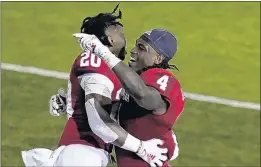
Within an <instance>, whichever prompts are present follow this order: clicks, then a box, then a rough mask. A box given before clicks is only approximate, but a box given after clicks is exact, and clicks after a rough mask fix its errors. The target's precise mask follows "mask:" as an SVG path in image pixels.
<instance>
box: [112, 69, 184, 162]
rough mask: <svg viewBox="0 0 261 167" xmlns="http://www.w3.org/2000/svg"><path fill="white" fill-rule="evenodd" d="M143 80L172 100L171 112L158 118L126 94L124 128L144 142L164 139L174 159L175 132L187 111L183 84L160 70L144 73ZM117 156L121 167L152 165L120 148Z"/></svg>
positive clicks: (121, 118)
mask: <svg viewBox="0 0 261 167" xmlns="http://www.w3.org/2000/svg"><path fill="white" fill-rule="evenodd" d="M141 78H142V79H143V81H144V82H145V84H146V85H147V86H151V87H153V88H155V89H157V90H158V91H159V92H160V94H161V95H162V96H163V97H164V98H165V99H166V100H167V101H168V103H169V107H168V110H167V112H166V113H164V114H162V115H154V114H153V113H152V111H148V110H146V109H144V108H142V107H140V106H139V105H138V104H137V103H136V102H135V101H134V100H133V98H131V97H130V96H128V95H127V94H125V97H123V99H124V101H123V102H122V105H121V108H120V110H119V120H120V125H121V126H122V127H123V128H124V129H125V130H126V131H127V132H129V133H130V134H132V135H133V136H135V137H137V138H139V139H141V140H149V139H152V138H159V139H162V140H164V144H163V146H162V147H164V148H168V159H170V158H171V157H172V155H173V152H174V148H175V144H174V140H173V137H172V130H171V129H172V127H173V125H174V123H175V121H176V120H177V119H178V117H179V115H180V114H181V113H182V111H183V108H184V96H183V94H182V90H181V86H180V83H179V81H178V80H177V79H176V78H175V77H174V76H173V74H172V73H170V72H169V71H167V70H165V69H159V68H153V69H149V70H147V71H145V72H143V73H142V74H141ZM116 155H117V163H118V166H119V167H125V166H139V167H148V166H149V165H148V164H147V163H146V162H145V161H143V160H142V159H141V158H139V157H138V156H137V155H136V154H135V153H132V152H129V151H126V150H123V149H120V148H116ZM167 165H168V164H167V163H165V164H164V166H167Z"/></svg>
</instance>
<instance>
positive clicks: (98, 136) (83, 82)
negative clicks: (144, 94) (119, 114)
mask: <svg viewBox="0 0 261 167" xmlns="http://www.w3.org/2000/svg"><path fill="white" fill-rule="evenodd" d="M116 9H117V7H116ZM116 9H115V10H116ZM115 10H114V12H115ZM114 12H112V13H114ZM118 18H121V12H119V16H114V15H112V14H111V13H100V14H98V15H97V16H95V17H87V18H86V19H84V21H83V24H82V27H81V32H82V33H85V34H95V35H96V36H97V37H98V38H99V39H100V40H101V42H102V44H103V45H106V47H107V48H108V49H109V50H110V51H111V52H112V53H114V54H115V55H117V57H119V58H121V59H123V58H124V57H125V45H126V41H125V38H124V34H123V25H122V24H121V23H119V22H117V21H116V19H118ZM119 60H120V59H119ZM119 89H120V83H119V81H118V79H117V77H116V76H115V74H114V73H113V72H112V71H111V70H110V68H109V66H108V65H107V64H106V63H105V62H104V61H102V60H101V59H100V58H99V57H97V56H95V54H93V53H92V52H91V51H88V50H86V51H84V52H83V53H81V54H80V55H79V56H78V57H77V58H76V59H75V61H74V63H73V65H72V68H71V73H70V79H69V82H68V94H67V95H68V96H67V114H69V119H68V121H67V124H66V126H65V128H64V131H63V134H62V136H61V139H60V141H59V144H58V145H59V148H58V149H57V150H55V151H54V152H51V154H48V155H49V156H50V158H49V159H47V160H46V161H43V160H41V163H40V164H39V163H38V164H37V162H36V164H34V165H35V166H39V165H42V166H106V165H107V163H108V154H109V152H110V148H111V147H110V144H114V145H116V146H118V147H120V148H122V149H126V150H129V151H131V152H133V153H134V154H137V155H138V156H139V157H140V158H142V159H143V160H144V162H145V161H146V162H145V163H148V164H149V165H150V166H156V165H157V166H161V165H162V162H161V161H164V160H166V159H167V156H166V155H163V154H164V153H167V149H166V148H160V147H159V145H162V144H163V142H162V141H161V140H159V139H150V140H147V141H141V140H139V139H138V138H136V137H134V136H132V135H131V134H129V133H128V132H126V131H125V130H124V129H123V128H121V127H120V125H119V124H118V123H117V122H116V121H114V120H113V119H112V118H110V116H109V114H110V113H109V112H110V111H111V108H112V105H111V103H112V102H113V101H117V96H118V92H119ZM34 151H36V150H33V151H32V152H22V156H23V160H24V162H25V164H26V166H34V165H32V164H29V161H31V160H32V159H37V158H38V160H39V158H40V157H39V156H38V155H40V153H39V154H38V155H36V154H33V153H34ZM41 151H43V152H44V151H45V152H46V151H48V152H49V153H50V150H41ZM30 153H32V154H33V155H32V154H30ZM45 155H46V154H45ZM37 156H38V157H37ZM46 157H48V156H46ZM152 157H153V158H152Z"/></svg>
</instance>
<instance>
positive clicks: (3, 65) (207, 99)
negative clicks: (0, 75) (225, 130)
mask: <svg viewBox="0 0 261 167" xmlns="http://www.w3.org/2000/svg"><path fill="white" fill-rule="evenodd" d="M1 69H4V70H9V71H16V72H21V73H28V74H34V75H40V76H46V77H52V78H58V79H68V78H69V73H66V72H59V71H52V70H47V69H42V68H37V67H31V66H21V65H17V64H9V63H1ZM184 95H185V97H186V98H188V99H191V100H195V101H202V102H209V103H214V104H223V105H227V106H232V107H238V108H246V109H253V110H259V111H260V104H258V103H251V102H244V101H237V100H229V99H224V98H219V97H215V96H206V95H201V94H196V93H188V92H184Z"/></svg>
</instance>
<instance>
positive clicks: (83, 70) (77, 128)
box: [58, 51, 121, 151]
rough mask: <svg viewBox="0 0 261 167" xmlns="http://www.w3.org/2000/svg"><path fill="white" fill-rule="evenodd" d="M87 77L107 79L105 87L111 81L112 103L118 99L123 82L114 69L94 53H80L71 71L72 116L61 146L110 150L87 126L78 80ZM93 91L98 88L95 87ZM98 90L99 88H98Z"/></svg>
mask: <svg viewBox="0 0 261 167" xmlns="http://www.w3.org/2000/svg"><path fill="white" fill-rule="evenodd" d="M88 74H92V75H91V76H94V77H96V78H97V77H98V79H100V81H104V80H103V79H107V81H108V82H104V83H103V84H108V83H109V82H110V83H111V82H112V83H113V91H112V97H111V99H112V101H113V102H115V101H118V100H119V92H120V88H121V86H120V82H119V81H118V79H117V77H116V76H115V74H114V73H113V72H112V71H111V69H110V68H109V67H108V66H107V65H106V64H105V62H103V61H102V60H101V59H100V58H98V57H97V56H95V55H94V54H92V53H91V52H89V51H88V52H83V53H81V55H80V56H78V57H77V58H76V59H75V61H74V63H73V65H72V68H71V72H70V79H69V82H68V90H67V91H68V97H67V113H68V114H70V115H71V118H69V119H68V121H67V123H66V125H65V128H64V130H63V134H62V136H61V139H60V142H59V144H58V145H59V146H61V145H69V144H85V145H89V146H93V147H96V148H101V149H105V150H107V151H110V148H111V146H110V145H108V144H105V143H104V141H103V140H102V139H101V138H99V137H98V136H97V135H95V134H94V133H93V132H92V130H91V128H90V126H89V123H88V118H87V114H86V110H85V91H84V89H83V88H82V86H81V83H79V80H78V77H81V76H84V75H88ZM99 77H100V78H99ZM101 78H102V79H101ZM89 80H93V81H95V78H89ZM89 80H88V82H89ZM97 82H98V81H97ZM94 88H95V89H96V87H94ZM97 89H99V88H98V87H97Z"/></svg>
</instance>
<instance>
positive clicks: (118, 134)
mask: <svg viewBox="0 0 261 167" xmlns="http://www.w3.org/2000/svg"><path fill="white" fill-rule="evenodd" d="M78 78H79V83H80V85H81V87H82V88H83V90H84V91H85V108H86V113H87V116H88V122H89V125H90V127H91V129H92V131H93V132H94V133H95V134H96V135H97V136H99V137H100V138H101V139H102V140H103V141H104V142H106V143H112V144H114V145H116V146H118V147H121V148H123V149H126V150H129V151H132V152H137V151H138V149H139V147H140V145H141V141H140V140H139V139H137V138H135V137H134V136H132V135H130V134H128V133H127V132H126V131H125V130H124V129H123V128H122V127H121V126H120V125H119V124H118V123H117V122H115V121H114V120H113V119H111V118H110V115H109V114H108V111H109V110H111V108H112V104H111V93H112V90H113V88H114V85H113V83H112V82H111V80H110V79H109V78H107V77H106V76H104V75H101V74H97V73H89V74H85V75H83V76H80V77H78Z"/></svg>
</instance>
